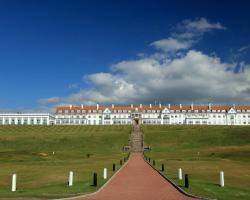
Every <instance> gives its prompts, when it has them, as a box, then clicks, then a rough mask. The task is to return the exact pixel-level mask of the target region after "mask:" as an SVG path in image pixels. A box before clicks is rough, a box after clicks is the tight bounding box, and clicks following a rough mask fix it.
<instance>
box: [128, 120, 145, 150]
mask: <svg viewBox="0 0 250 200" xmlns="http://www.w3.org/2000/svg"><path fill="white" fill-rule="evenodd" d="M130 137H131V138H130V143H131V151H132V152H142V151H143V138H142V137H143V136H142V132H141V130H140V125H138V124H135V125H134V126H133V130H132V132H131V136H130Z"/></svg>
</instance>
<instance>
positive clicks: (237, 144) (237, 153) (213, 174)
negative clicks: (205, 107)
mask: <svg viewBox="0 0 250 200" xmlns="http://www.w3.org/2000/svg"><path fill="white" fill-rule="evenodd" d="M142 129H143V132H144V142H145V143H146V144H147V145H150V146H151V148H152V151H151V152H149V153H146V155H147V156H148V157H150V158H151V160H153V159H154V160H156V163H157V168H159V169H160V165H161V163H164V164H165V169H166V172H165V175H166V176H167V177H169V178H170V179H171V180H173V181H175V182H176V183H177V184H178V185H180V186H183V185H184V183H183V182H179V181H178V179H177V170H178V168H182V169H183V173H187V174H189V178H190V188H189V189H188V190H187V191H188V192H190V193H192V194H196V195H200V196H205V197H210V198H216V199H221V200H235V199H241V200H244V199H250V127H249V126H245V127H243V126H232V127H230V126H146V125H145V126H143V127H142ZM220 170H223V171H224V173H225V187H224V188H221V187H219V185H218V183H219V171H220Z"/></svg>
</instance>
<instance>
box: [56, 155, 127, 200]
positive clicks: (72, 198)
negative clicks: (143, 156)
mask: <svg viewBox="0 0 250 200" xmlns="http://www.w3.org/2000/svg"><path fill="white" fill-rule="evenodd" d="M129 159H130V157H129V158H128V160H127V162H126V163H125V164H124V165H123V166H121V168H120V169H118V170H117V171H116V172H115V173H114V174H113V176H111V177H110V179H109V180H108V181H107V182H106V183H104V184H103V185H102V186H101V187H100V188H99V189H98V190H97V191H95V192H92V193H87V194H83V195H80V196H73V197H67V198H59V199H52V200H74V199H78V198H84V197H90V196H93V195H96V194H97V193H99V192H101V191H102V190H103V189H104V188H105V187H106V186H107V185H108V184H109V183H110V182H111V181H112V180H113V179H114V178H115V176H116V175H117V174H118V173H119V172H120V171H121V170H122V169H123V168H124V167H125V166H126V165H127V164H128V161H129Z"/></svg>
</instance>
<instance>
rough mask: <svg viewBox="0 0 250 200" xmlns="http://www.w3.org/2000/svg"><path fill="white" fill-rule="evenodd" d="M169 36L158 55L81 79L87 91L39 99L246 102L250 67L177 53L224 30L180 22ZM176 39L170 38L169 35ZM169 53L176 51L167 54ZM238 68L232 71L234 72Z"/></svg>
mask: <svg viewBox="0 0 250 200" xmlns="http://www.w3.org/2000/svg"><path fill="white" fill-rule="evenodd" d="M177 27H178V28H176V32H174V33H172V37H170V38H168V39H162V40H158V41H155V42H154V43H153V44H152V45H153V46H155V47H156V48H157V49H161V50H164V51H163V52H161V51H160V52H159V51H157V52H155V53H154V54H152V55H145V54H141V56H139V58H138V59H135V60H124V61H121V62H118V63H115V64H113V65H112V66H111V70H110V72H109V73H103V72H100V73H95V74H89V75H86V76H84V78H83V81H84V82H87V83H88V85H89V87H88V88H83V89H81V90H79V91H78V92H75V93H73V94H71V95H69V96H66V97H52V98H48V99H42V100H40V103H41V104H43V105H46V104H51V105H57V104H85V105H91V104H96V103H100V104H111V103H115V104H130V103H152V102H154V101H155V100H157V101H161V102H162V103H167V102H169V103H190V102H196V103H207V102H216V103H233V102H234V103H246V104H247V103H249V102H248V101H249V99H250V65H249V64H247V63H245V62H240V63H227V62H222V61H221V60H220V58H219V57H217V56H216V54H212V55H206V54H204V53H202V52H200V51H197V50H188V51H180V52H178V50H180V49H182V50H184V49H186V50H187V49H188V48H191V47H192V45H193V44H194V43H195V42H197V40H199V38H200V37H201V36H202V35H203V34H204V33H205V32H207V31H211V30H213V29H225V27H224V26H222V25H221V24H220V23H219V22H216V23H210V22H208V20H206V19H205V18H201V19H197V20H194V21H190V20H185V21H183V22H182V23H181V24H179V25H178V26H177ZM174 35H175V36H174ZM169 52H172V53H173V52H175V53H174V54H173V56H169ZM239 67H240V70H238V71H237V73H235V71H236V69H237V68H239Z"/></svg>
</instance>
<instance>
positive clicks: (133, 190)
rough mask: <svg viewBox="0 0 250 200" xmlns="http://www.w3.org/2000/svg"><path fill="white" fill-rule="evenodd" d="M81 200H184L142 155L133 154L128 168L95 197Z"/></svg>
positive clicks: (127, 165) (183, 196) (184, 197)
mask: <svg viewBox="0 0 250 200" xmlns="http://www.w3.org/2000/svg"><path fill="white" fill-rule="evenodd" d="M77 199H79V200H80V199H81V200H184V199H187V200H188V199H192V198H190V197H187V196H185V195H183V194H182V193H180V192H179V191H178V190H177V189H176V188H174V187H173V186H172V185H171V184H170V183H168V182H167V181H166V180H165V179H164V178H163V177H161V176H160V175H159V174H158V173H157V172H156V171H155V170H153V169H152V168H151V167H150V166H149V165H148V164H147V163H146V162H145V161H144V160H143V157H142V154H141V153H131V155H130V159H129V161H128V163H127V164H126V166H124V168H123V169H122V170H121V171H120V172H118V174H117V175H116V176H115V177H114V178H113V179H112V180H111V181H110V182H109V183H108V185H106V187H104V188H103V189H102V190H101V191H100V192H98V193H97V194H95V195H93V196H88V197H79V198H77Z"/></svg>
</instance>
